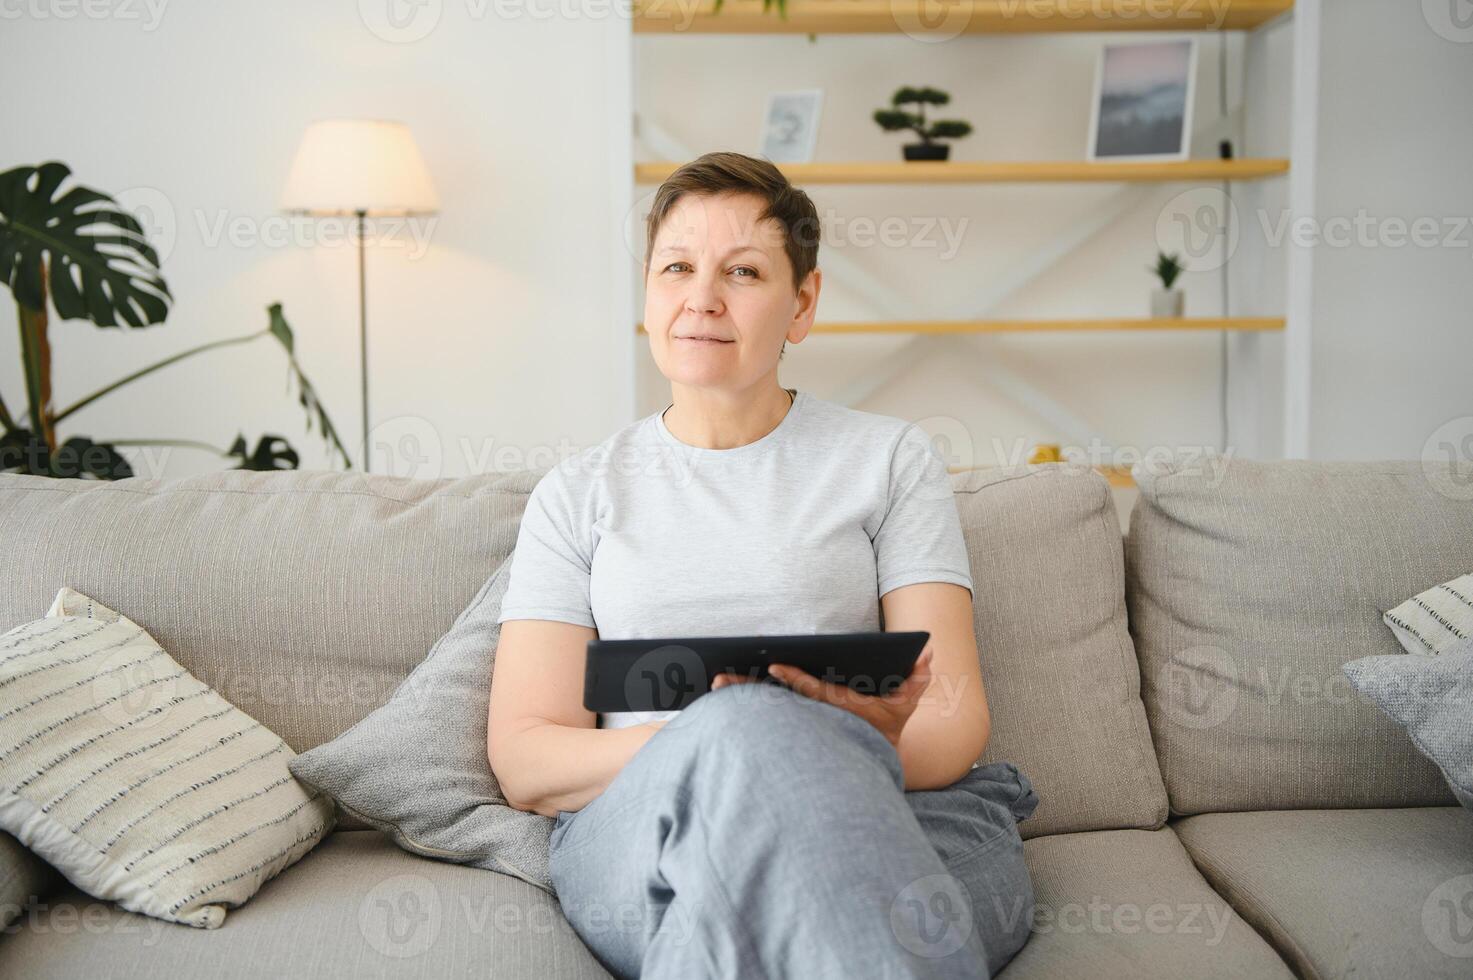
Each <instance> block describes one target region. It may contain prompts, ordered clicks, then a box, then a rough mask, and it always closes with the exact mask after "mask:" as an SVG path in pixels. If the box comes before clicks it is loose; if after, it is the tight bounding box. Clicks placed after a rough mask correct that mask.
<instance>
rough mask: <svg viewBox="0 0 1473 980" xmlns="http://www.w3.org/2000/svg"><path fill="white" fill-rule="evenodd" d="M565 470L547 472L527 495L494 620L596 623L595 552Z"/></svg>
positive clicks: (554, 469) (589, 624) (585, 624)
mask: <svg viewBox="0 0 1473 980" xmlns="http://www.w3.org/2000/svg"><path fill="white" fill-rule="evenodd" d="M579 513H581V511H580V510H578V509H576V508H575V507H574V506H573V505H572V501H571V500H570V497H569V494H568V492H567V488H566V485H565V483H564V482H563V474H562V473H561V471H560V470H558V469H557V468H556V467H554V468H553V469H551V470H549V471H548V472H547V473H545V474H544V475H543V477H542V479H540V480H538V481H537V485H536V486H535V487H533V488H532V493H531V494H530V495H529V497H528V499H527V507H526V509H525V510H524V511H523V512H522V520H521V525H520V527H519V528H518V530H517V545H516V549H515V550H514V551H513V552H512V557H511V574H510V578H509V579H508V581H507V585H506V597H505V598H504V599H503V600H502V603H501V615H500V617H499V618H498V619H497V620H496V621H497V622H498V623H504V622H506V621H507V620H509V619H550V620H556V621H558V622H563V623H574V624H576V625H579V626H592V627H595V628H597V624H596V623H595V622H594V619H593V607H592V602H591V598H590V591H589V579H590V573H591V569H592V566H593V555H592V554H591V553H590V552H589V551H588V549H587V547H586V546H585V544H584V542H587V541H588V540H589V536H588V535H587V534H585V533H583V531H582V529H581V528H580V527H579V521H578V514H579Z"/></svg>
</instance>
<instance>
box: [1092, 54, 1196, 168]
mask: <svg viewBox="0 0 1473 980" xmlns="http://www.w3.org/2000/svg"><path fill="white" fill-rule="evenodd" d="M1196 87H1197V41H1196V39H1195V38H1188V39H1186V40H1171V41H1137V42H1131V43H1128V44H1106V45H1105V46H1104V47H1103V48H1102V49H1101V50H1100V60H1099V65H1098V66H1097V67H1096V70H1095V97H1094V108H1093V111H1092V112H1091V113H1090V117H1089V156H1088V158H1089V159H1090V160H1185V159H1186V158H1187V155H1188V154H1189V153H1190V152H1191V146H1192V97H1193V95H1194V94H1195V92H1196Z"/></svg>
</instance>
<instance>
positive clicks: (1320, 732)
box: [1126, 459, 1473, 813]
mask: <svg viewBox="0 0 1473 980" xmlns="http://www.w3.org/2000/svg"><path fill="white" fill-rule="evenodd" d="M1144 469H1146V468H1145V467H1139V468H1138V470H1144ZM1137 480H1138V482H1139V485H1140V488H1141V495H1140V498H1139V500H1138V501H1137V502H1136V506H1135V510H1134V512H1133V513H1132V515H1131V524H1130V534H1129V538H1128V540H1127V543H1126V570H1127V576H1126V581H1127V586H1126V595H1127V598H1128V601H1129V605H1130V625H1131V631H1132V633H1133V635H1134V637H1135V643H1136V649H1137V650H1138V651H1139V654H1140V658H1141V673H1142V689H1143V693H1144V698H1145V703H1146V712H1147V714H1148V716H1149V717H1150V720H1151V731H1152V735H1153V737H1154V739H1155V742H1156V750H1157V754H1158V755H1159V756H1160V759H1161V769H1162V773H1163V775H1164V776H1165V779H1166V787H1167V790H1168V792H1169V794H1170V797H1171V807H1172V810H1173V812H1176V813H1203V812H1209V811H1217V810H1257V809H1289V808H1311V807H1392V806H1414V805H1453V804H1454V803H1455V801H1454V799H1453V797H1452V793H1451V791H1450V790H1449V789H1448V787H1447V783H1446V781H1445V780H1444V779H1443V778H1442V775H1441V774H1440V773H1439V772H1438V770H1437V767H1436V766H1435V765H1433V764H1432V763H1431V762H1429V761H1428V760H1427V759H1426V758H1425V757H1423V756H1422V754H1421V753H1420V752H1418V751H1417V749H1416V747H1415V746H1414V745H1413V744H1412V742H1411V740H1410V739H1409V738H1407V737H1406V735H1405V734H1404V733H1403V732H1402V731H1401V730H1400V729H1398V728H1397V726H1396V725H1395V724H1394V723H1393V722H1392V721H1391V720H1390V719H1388V718H1386V717H1385V716H1384V715H1382V714H1381V713H1380V712H1379V711H1377V710H1376V708H1375V706H1374V705H1373V704H1372V703H1371V702H1370V701H1368V700H1367V699H1365V698H1363V697H1361V696H1360V695H1358V694H1357V693H1356V692H1355V691H1354V690H1353V689H1352V688H1351V686H1350V683H1349V681H1348V679H1347V678H1346V677H1345V675H1344V674H1343V673H1342V672H1341V669H1340V668H1341V665H1342V664H1344V663H1346V662H1347V661H1350V660H1355V659H1358V658H1360V657H1367V656H1372V655H1376V654H1398V653H1401V652H1402V648H1401V647H1400V645H1398V643H1397V641H1396V639H1395V637H1394V636H1393V635H1392V633H1391V631H1390V630H1389V629H1388V628H1387V627H1386V625H1385V624H1384V623H1383V622H1382V621H1381V615H1382V613H1383V612H1384V611H1385V610H1388V609H1391V608H1393V607H1394V606H1396V605H1397V604H1398V603H1400V602H1402V601H1403V600H1404V599H1406V598H1407V597H1408V596H1411V595H1415V594H1416V593H1418V592H1421V591H1422V590H1424V589H1427V588H1429V587H1431V586H1433V585H1435V584H1437V583H1438V582H1444V581H1447V580H1448V579H1451V578H1453V577H1454V576H1455V575H1458V574H1460V573H1463V572H1466V571H1468V570H1470V569H1473V500H1464V499H1458V498H1457V497H1456V496H1454V495H1446V494H1444V493H1440V492H1439V489H1438V487H1437V486H1436V485H1434V484H1432V483H1430V482H1429V481H1428V479H1427V477H1426V475H1425V474H1424V472H1423V467H1422V465H1421V464H1420V463H1418V462H1380V463H1315V462H1302V461H1301V462H1296V461H1289V462H1273V463H1262V462H1254V461H1249V460H1239V459H1232V460H1229V461H1227V465H1226V466H1225V467H1221V468H1219V469H1214V468H1212V467H1205V466H1200V465H1196V464H1185V463H1181V464H1173V465H1171V466H1162V467H1158V468H1155V472H1154V473H1144V472H1138V474H1137Z"/></svg>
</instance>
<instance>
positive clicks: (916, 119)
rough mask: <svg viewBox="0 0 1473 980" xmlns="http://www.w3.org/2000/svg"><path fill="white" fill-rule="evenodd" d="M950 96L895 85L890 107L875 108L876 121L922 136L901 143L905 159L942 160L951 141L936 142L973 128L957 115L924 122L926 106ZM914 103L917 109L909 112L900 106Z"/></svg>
mask: <svg viewBox="0 0 1473 980" xmlns="http://www.w3.org/2000/svg"><path fill="white" fill-rule="evenodd" d="M950 101H951V96H949V95H947V94H946V93H945V92H943V91H941V90H940V89H935V88H911V87H910V86H908V85H907V86H905V87H904V88H901V89H897V90H896V92H895V95H894V96H892V97H891V99H890V104H891V106H893V108H890V109H876V110H875V122H877V123H879V124H880V126H881V128H883V129H884V130H886V131H887V132H895V131H896V130H901V129H909V130H913V131H914V132H915V134H916V135H917V136H919V137H920V138H921V141H920V142H919V143H907V144H905V146H904V147H903V150H904V152H905V159H907V160H945V159H946V158H947V157H949V156H950V155H951V144H950V143H938V142H936V141H937V140H940V139H961V138H962V137H963V136H967V135H969V134H970V133H971V132H972V124H971V123H967V122H962V121H961V120H960V119H938V120H936V121H935V122H932V123H929V124H928V123H927V122H926V106H928V105H946V104H947V103H948V102H950ZM907 105H915V106H917V107H918V111H916V112H910V111H908V110H906V109H903V108H901V107H902V106H907Z"/></svg>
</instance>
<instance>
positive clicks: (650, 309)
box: [644, 194, 821, 391]
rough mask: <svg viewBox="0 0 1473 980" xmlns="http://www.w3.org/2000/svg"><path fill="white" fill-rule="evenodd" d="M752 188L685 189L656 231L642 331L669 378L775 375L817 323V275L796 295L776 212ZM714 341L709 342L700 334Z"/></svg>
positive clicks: (737, 384) (738, 384) (750, 379)
mask: <svg viewBox="0 0 1473 980" xmlns="http://www.w3.org/2000/svg"><path fill="white" fill-rule="evenodd" d="M762 208H763V202H762V199H761V198H759V197H755V196H753V195H750V194H721V195H716V196H710V195H696V194H685V195H683V196H682V197H681V198H679V199H678V200H677V201H676V202H675V206H674V207H673V208H672V209H671V210H670V213H669V214H668V215H666V217H665V220H664V222H663V223H662V224H661V225H660V230H659V232H658V233H657V235H656V237H655V245H654V250H653V251H652V253H651V254H650V262H649V267H648V268H647V269H646V270H645V301H644V328H645V331H646V332H647V333H648V334H649V337H650V353H651V354H653V355H654V358H655V363H656V364H657V365H659V368H660V371H661V373H662V374H664V375H665V377H666V378H668V379H670V381H671V382H674V383H677V384H683V385H690V386H692V387H700V388H719V389H725V390H728V391H736V390H741V389H744V388H747V387H750V386H751V385H753V384H756V383H757V382H758V381H759V380H761V379H762V378H763V377H764V376H766V375H768V374H769V373H771V372H774V371H776V369H777V361H778V352H779V351H781V350H782V345H783V341H784V340H788V341H791V342H793V343H797V342H799V341H801V340H802V339H803V338H804V337H805V336H807V334H808V329H809V328H810V327H811V326H812V325H813V314H814V310H815V308H816V307H817V305H818V291H819V285H820V282H821V276H820V273H819V272H818V270H816V269H815V270H814V271H813V272H811V273H809V275H808V278H807V280H806V281H805V282H804V283H803V287H802V288H801V289H799V290H798V291H797V293H796V294H795V293H794V291H793V269H792V265H791V264H790V263H789V261H788V255H787V252H786V251H785V250H784V248H783V240H784V239H783V228H782V225H781V224H780V223H779V222H778V221H777V220H776V219H775V218H768V219H767V220H765V221H762V222H761V223H759V222H758V221H757V216H758V215H759V214H761V212H762ZM701 338H710V339H701Z"/></svg>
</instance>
